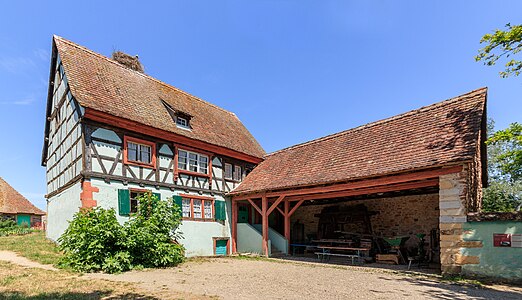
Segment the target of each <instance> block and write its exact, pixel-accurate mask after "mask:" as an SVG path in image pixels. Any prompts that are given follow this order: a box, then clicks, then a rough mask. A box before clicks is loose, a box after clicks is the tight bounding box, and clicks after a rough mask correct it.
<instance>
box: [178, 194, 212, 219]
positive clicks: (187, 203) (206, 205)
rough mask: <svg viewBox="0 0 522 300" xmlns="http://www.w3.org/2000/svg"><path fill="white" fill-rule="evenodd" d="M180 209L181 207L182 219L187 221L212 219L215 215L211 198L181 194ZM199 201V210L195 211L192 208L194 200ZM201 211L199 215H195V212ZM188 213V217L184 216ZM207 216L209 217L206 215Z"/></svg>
mask: <svg viewBox="0 0 522 300" xmlns="http://www.w3.org/2000/svg"><path fill="white" fill-rule="evenodd" d="M181 201H182V202H181V203H182V204H181V209H182V216H183V219H184V220H189V221H214V220H215V219H214V218H215V215H214V213H215V212H214V201H215V200H211V199H200V198H191V197H188V196H183V197H182V200H181ZM196 201H197V202H199V204H200V211H199V212H196V211H195V209H194V202H196ZM186 208H188V211H187V209H186ZM199 213H201V215H200V216H199V217H197V218H196V217H195V216H196V214H199ZM187 214H188V217H187V216H186V215H187ZM207 216H209V217H207Z"/></svg>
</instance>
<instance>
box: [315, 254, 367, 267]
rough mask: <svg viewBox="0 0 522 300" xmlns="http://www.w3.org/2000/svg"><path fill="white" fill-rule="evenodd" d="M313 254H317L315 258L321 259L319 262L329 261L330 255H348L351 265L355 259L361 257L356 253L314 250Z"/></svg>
mask: <svg viewBox="0 0 522 300" xmlns="http://www.w3.org/2000/svg"><path fill="white" fill-rule="evenodd" d="M315 254H316V255H317V259H319V260H321V262H326V261H329V260H330V257H331V256H340V257H349V258H351V259H352V265H354V264H355V259H357V260H359V259H360V258H361V256H359V255H357V254H339V253H330V252H315Z"/></svg>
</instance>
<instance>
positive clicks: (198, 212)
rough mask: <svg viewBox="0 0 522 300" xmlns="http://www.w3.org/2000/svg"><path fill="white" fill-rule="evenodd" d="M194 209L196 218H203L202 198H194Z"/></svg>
mask: <svg viewBox="0 0 522 300" xmlns="http://www.w3.org/2000/svg"><path fill="white" fill-rule="evenodd" d="M192 209H193V211H194V219H201V218H202V217H203V205H202V203H201V199H192Z"/></svg>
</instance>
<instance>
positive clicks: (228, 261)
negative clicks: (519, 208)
mask: <svg viewBox="0 0 522 300" xmlns="http://www.w3.org/2000/svg"><path fill="white" fill-rule="evenodd" d="M88 276H92V277H94V278H104V279H109V280H116V281H125V282H135V283H138V284H139V286H140V287H143V288H146V289H149V290H153V291H159V290H161V291H165V290H168V289H170V290H172V291H182V292H189V293H193V294H199V295H206V296H218V297H219V298H223V299H322V300H325V299H522V288H515V287H506V286H496V287H483V288H477V287H474V286H471V285H459V284H452V283H445V282H440V281H438V280H437V279H434V278H429V277H419V276H411V275H406V274H396V273H393V272H390V271H386V270H379V269H371V268H364V267H345V266H343V267H336V266H331V265H330V266H325V265H320V264H306V263H294V262H281V261H267V260H250V259H238V258H215V259H201V260H191V261H189V262H187V263H185V264H183V265H182V266H180V267H178V268H170V269H162V270H145V271H133V272H127V273H124V274H118V275H107V274H91V275H88Z"/></svg>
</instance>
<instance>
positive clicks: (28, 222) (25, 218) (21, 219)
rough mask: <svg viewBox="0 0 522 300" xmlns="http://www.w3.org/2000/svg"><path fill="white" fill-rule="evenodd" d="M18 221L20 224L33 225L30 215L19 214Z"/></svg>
mask: <svg viewBox="0 0 522 300" xmlns="http://www.w3.org/2000/svg"><path fill="white" fill-rule="evenodd" d="M16 223H17V224H18V225H24V224H25V225H26V226H27V227H31V216H30V215H17V216H16Z"/></svg>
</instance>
